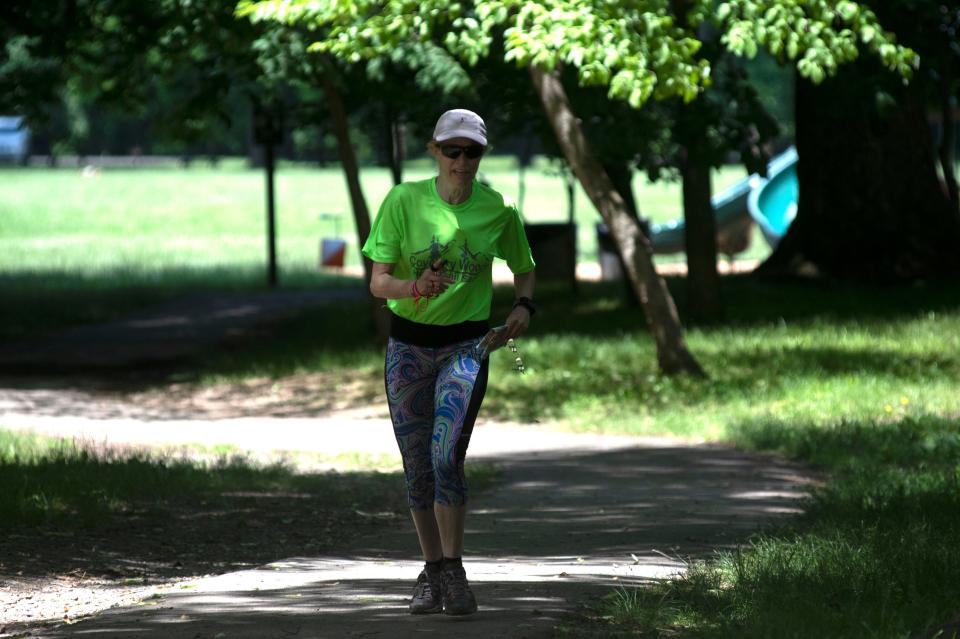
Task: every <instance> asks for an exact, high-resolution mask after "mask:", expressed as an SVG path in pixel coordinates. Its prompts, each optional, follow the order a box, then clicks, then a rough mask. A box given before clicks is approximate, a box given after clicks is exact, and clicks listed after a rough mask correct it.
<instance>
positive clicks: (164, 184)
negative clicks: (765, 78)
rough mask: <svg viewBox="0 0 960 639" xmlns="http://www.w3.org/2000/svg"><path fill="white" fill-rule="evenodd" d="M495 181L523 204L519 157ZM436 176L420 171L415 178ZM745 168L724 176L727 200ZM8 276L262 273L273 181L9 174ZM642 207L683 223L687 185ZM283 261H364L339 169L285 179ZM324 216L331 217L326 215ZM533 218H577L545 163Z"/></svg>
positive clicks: (234, 175)
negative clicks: (331, 245) (338, 255)
mask: <svg viewBox="0 0 960 639" xmlns="http://www.w3.org/2000/svg"><path fill="white" fill-rule="evenodd" d="M483 169H484V171H483V177H484V178H485V179H487V180H489V181H490V182H491V184H492V185H493V186H494V187H495V188H497V189H499V190H501V191H502V192H503V193H504V194H505V195H507V196H508V197H511V198H514V199H516V198H517V197H518V195H519V183H518V173H517V171H516V168H515V166H514V163H513V161H512V159H511V158H504V157H496V156H494V157H491V158H489V159H488V160H486V161H485V162H484V165H483ZM434 173H435V170H434V169H433V168H432V167H430V166H429V165H428V164H426V163H424V162H413V163H411V165H410V167H409V168H408V169H407V171H406V172H405V175H404V177H405V179H408V180H414V179H422V178H425V177H428V176H430V175H433V174H434ZM361 176H362V178H361V179H362V182H363V187H364V193H365V195H366V200H367V205H368V207H369V208H370V210H371V214H372V215H373V214H375V213H376V210H377V207H378V206H379V203H380V201H382V199H383V197H384V196H385V195H386V193H387V191H388V190H389V189H390V187H391V186H392V181H391V178H390V176H389V173H388V171H387V170H386V169H381V168H365V169H363V170H362V173H361ZM740 177H742V169H736V168H729V169H724V170H723V171H720V172H718V173H717V176H716V179H715V184H716V189H717V190H718V191H719V190H721V189H722V188H723V187H724V186H726V185H728V184H730V183H732V182H733V181H736V180H737V179H739V178H740ZM0 184H2V185H3V186H2V187H0V202H2V203H3V204H2V205H0V272H3V273H14V272H24V271H25V272H32V271H41V272H55V273H56V272H64V273H74V272H76V271H78V270H79V271H82V272H83V273H85V274H95V273H97V272H101V271H118V270H127V271H129V276H130V277H131V278H132V279H137V278H138V277H144V276H145V275H146V274H149V273H156V272H157V271H163V270H170V269H172V270H174V271H176V270H181V269H183V268H184V267H189V268H192V269H197V270H211V269H212V270H218V269H224V268H235V267H237V266H245V267H251V266H255V265H257V264H260V263H262V262H263V261H264V259H265V257H264V255H265V240H264V233H265V228H266V222H265V213H264V210H265V208H264V177H263V174H262V172H261V171H258V170H247V169H243V168H239V167H232V168H204V167H193V168H190V169H177V168H166V169H114V170H110V169H105V170H104V171H103V172H102V173H101V174H100V175H99V176H98V177H92V178H91V177H83V176H82V174H81V172H79V171H77V170H71V169H0ZM635 184H636V191H637V200H638V202H639V203H640V206H641V208H642V213H643V214H644V215H647V216H650V217H651V218H652V219H654V221H665V220H669V219H675V218H678V217H682V209H681V204H680V195H679V193H680V191H679V184H676V183H660V184H648V183H647V182H646V179H645V178H644V177H642V176H638V177H637V178H636V181H635ZM276 193H277V232H278V237H279V244H278V253H279V255H280V263H281V265H282V266H283V268H284V269H285V270H286V271H288V272H310V271H312V270H313V269H314V265H315V263H316V260H317V250H318V248H317V246H318V240H319V238H320V237H322V236H334V235H337V236H341V237H344V238H346V240H347V241H348V243H349V244H350V247H349V249H348V252H347V259H348V263H350V264H359V253H358V252H357V250H356V233H355V226H354V223H353V215H352V213H351V209H350V201H349V197H348V193H347V189H346V185H345V183H344V179H343V175H342V172H341V171H340V170H339V169H338V168H305V167H295V166H294V167H286V168H281V169H280V170H279V171H278V173H277V182H276ZM322 215H326V216H330V217H321V216H322ZM524 215H525V217H526V218H527V219H528V221H531V222H538V221H566V219H567V204H566V195H565V192H564V189H563V182H562V180H561V179H560V178H559V177H558V176H557V175H554V174H552V172H551V170H550V168H549V166H548V165H547V164H545V163H544V162H543V161H537V162H536V163H535V164H534V166H533V167H531V168H530V169H528V170H527V172H526V196H525V198H524ZM576 219H577V222H578V224H579V233H580V238H579V239H580V248H581V253H582V256H583V258H584V259H595V251H596V235H595V232H594V225H595V223H596V222H597V221H599V216H598V215H597V213H596V212H595V210H594V209H593V207H592V206H591V205H590V203H589V201H588V200H587V198H586V195H585V194H584V193H583V191H582V190H579V189H578V191H577V196H576Z"/></svg>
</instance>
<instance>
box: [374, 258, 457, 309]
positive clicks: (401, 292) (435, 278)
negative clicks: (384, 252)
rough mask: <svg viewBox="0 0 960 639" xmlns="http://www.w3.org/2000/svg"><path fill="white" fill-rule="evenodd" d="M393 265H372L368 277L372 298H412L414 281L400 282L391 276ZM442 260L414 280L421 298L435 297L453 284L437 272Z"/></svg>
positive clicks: (376, 263) (377, 263) (379, 263)
mask: <svg viewBox="0 0 960 639" xmlns="http://www.w3.org/2000/svg"><path fill="white" fill-rule="evenodd" d="M394 266H396V265H395V264H384V263H382V262H374V263H373V274H372V275H371V276H370V293H371V294H372V295H373V296H374V297H379V298H381V299H386V300H398V299H401V298H404V297H414V294H413V283H414V280H401V279H399V278H396V277H394V276H393V267H394ZM441 266H442V260H441V261H438V262H437V263H435V264H434V265H433V268H428V269H424V270H423V273H421V274H420V277H419V278H418V279H417V280H416V283H417V292H418V293H420V296H421V297H436V296H437V295H440V294H441V293H443V292H444V291H445V290H447V287H448V286H450V285H451V284H453V280H452V279H450V278H449V277H443V276H442V275H440V273H439V271H438V270H434V269H439V268H440V267H441Z"/></svg>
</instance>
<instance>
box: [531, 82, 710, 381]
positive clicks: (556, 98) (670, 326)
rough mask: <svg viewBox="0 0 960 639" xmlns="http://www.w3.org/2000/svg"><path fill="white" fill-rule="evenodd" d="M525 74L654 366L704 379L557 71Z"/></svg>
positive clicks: (636, 230) (640, 237) (633, 221)
mask: <svg viewBox="0 0 960 639" xmlns="http://www.w3.org/2000/svg"><path fill="white" fill-rule="evenodd" d="M530 75H531V78H532V79H533V84H534V88H535V89H536V91H537V94H538V95H539V96H540V100H541V101H542V102H543V106H544V110H545V111H546V113H547V118H548V119H549V120H550V123H551V125H552V126H553V130H554V133H555V134H556V136H557V142H558V143H559V144H560V148H562V149H563V154H564V156H566V158H567V162H568V163H569V164H570V166H571V167H572V168H573V171H574V173H575V174H576V176H577V178H578V179H579V180H580V184H582V185H583V188H584V190H585V191H586V192H587V195H588V196H589V197H590V200H591V201H592V202H593V204H594V206H596V207H597V210H598V211H599V212H600V215H601V216H602V217H603V220H604V222H606V224H607V226H608V227H609V228H610V232H611V234H612V235H613V239H614V241H615V242H616V244H617V248H618V250H619V252H620V255H621V256H622V257H623V262H624V265H625V266H626V268H627V276H628V277H629V278H630V281H631V283H632V284H633V289H634V293H635V295H636V296H637V298H638V299H639V300H640V304H641V305H642V306H643V311H644V315H645V316H646V318H647V324H648V325H649V327H650V332H651V333H652V334H653V338H654V341H655V343H656V345H657V363H658V364H659V366H660V370H661V371H663V372H664V373H666V374H668V375H673V374H678V373H689V374H692V375H696V376H700V377H705V376H706V374H705V373H704V371H703V368H701V366H700V364H699V363H698V362H697V360H696V359H695V358H694V357H693V355H692V354H691V353H690V351H689V350H688V349H687V345H686V342H685V340H684V337H683V328H682V326H681V325H680V318H679V316H678V315H677V309H676V306H675V305H674V303H673V298H671V297H670V292H669V291H668V290H667V285H666V283H665V282H664V281H663V278H661V277H660V275H659V274H658V273H657V271H656V269H655V268H654V266H653V253H652V251H651V250H650V242H649V241H648V240H647V238H646V237H645V236H644V235H643V233H641V231H640V225H639V224H638V222H637V219H636V218H635V217H633V216H632V215H630V213H629V212H628V211H627V207H626V204H625V202H624V200H623V198H622V197H621V196H620V194H619V193H618V192H617V190H616V188H614V186H613V183H612V182H611V181H610V177H609V176H608V175H607V173H606V171H604V170H603V166H602V165H601V164H600V162H599V161H598V160H597V158H596V156H595V155H594V154H593V151H592V150H591V148H590V146H589V144H588V143H587V140H586V138H585V137H584V135H583V130H582V129H581V128H580V124H579V122H578V121H577V119H576V117H575V116H574V114H573V112H572V110H571V108H570V102H569V100H568V99H567V94H566V92H565V91H564V89H563V85H562V84H561V83H560V79H559V77H558V75H557V74H556V72H552V73H547V72H545V71H543V70H542V69H540V68H538V67H536V66H531V67H530Z"/></svg>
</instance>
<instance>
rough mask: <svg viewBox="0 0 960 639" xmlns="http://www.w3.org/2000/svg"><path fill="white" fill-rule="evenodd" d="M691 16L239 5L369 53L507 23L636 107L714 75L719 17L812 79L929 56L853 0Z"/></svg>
mask: <svg viewBox="0 0 960 639" xmlns="http://www.w3.org/2000/svg"><path fill="white" fill-rule="evenodd" d="M689 9H690V10H689V11H688V13H687V22H683V23H681V22H680V21H679V20H678V18H677V16H676V15H674V14H673V13H672V11H671V2H670V0H622V1H619V2H616V1H611V0H540V1H537V2H531V1H528V0H475V1H473V2H469V1H463V2H459V1H451V0H260V1H257V0H241V2H240V5H239V8H238V14H239V15H241V16H247V17H249V18H250V19H252V20H254V21H259V20H273V21H279V22H284V23H288V24H302V25H307V26H309V27H310V28H312V29H314V30H315V32H316V33H317V34H318V36H317V37H318V40H317V41H316V42H314V43H313V44H312V49H313V50H316V51H321V52H324V53H328V54H330V55H332V56H334V57H336V58H339V59H341V60H344V61H347V62H350V63H359V62H362V61H365V60H377V59H380V58H382V57H384V56H387V57H389V56H394V55H396V52H397V51H398V48H400V47H402V46H404V45H406V44H408V43H411V42H419V43H427V42H435V43H438V44H442V46H443V47H444V48H445V49H446V50H447V51H449V52H450V53H451V54H452V55H454V56H456V57H457V58H459V59H461V60H463V61H464V62H466V63H467V64H469V65H475V64H476V63H477V62H478V61H479V60H480V59H481V58H484V57H487V56H488V55H489V54H490V50H491V44H492V43H493V39H494V38H495V37H499V36H500V35H501V34H502V38H503V50H504V56H505V58H506V60H508V61H514V62H516V63H517V64H518V65H521V66H525V65H535V66H538V67H541V68H544V69H548V70H553V69H558V68H561V67H562V66H565V65H566V66H572V67H574V68H576V69H577V73H578V77H579V80H580V83H581V84H582V85H584V86H591V85H593V86H605V87H607V88H608V95H609V97H611V98H615V99H621V100H626V101H627V102H628V103H629V104H630V105H631V106H633V107H635V108H638V107H640V106H642V105H643V104H644V103H645V102H646V101H647V100H649V99H650V98H651V97H652V98H654V99H664V98H670V97H680V98H682V99H684V100H686V101H689V100H693V99H694V98H696V97H697V95H698V94H699V93H700V92H701V91H702V90H703V89H704V88H705V87H706V86H708V85H709V84H710V79H711V68H710V63H709V62H708V61H707V60H704V59H702V57H699V56H698V55H697V53H698V51H699V49H700V46H701V43H700V40H699V39H698V37H697V33H696V30H697V28H698V27H699V26H701V25H704V24H707V23H709V24H712V25H713V26H714V28H719V29H720V30H721V32H722V34H723V35H722V40H721V41H722V43H723V44H724V46H726V47H727V48H729V50H730V51H732V52H734V53H736V54H738V55H742V56H747V57H752V56H754V55H755V54H756V53H757V51H758V50H759V49H760V48H765V49H767V50H768V51H770V52H771V53H773V54H774V55H775V56H777V57H778V59H780V60H781V62H790V63H794V64H796V66H797V69H798V70H799V72H800V73H801V74H802V75H804V76H805V77H808V78H810V79H811V80H813V81H814V82H820V81H821V80H823V79H824V78H825V77H827V76H829V75H832V74H834V73H835V72H836V70H837V68H838V66H839V65H840V64H844V63H846V62H850V61H852V60H854V59H856V57H857V56H858V53H859V50H860V48H861V47H862V48H865V49H866V50H868V51H870V52H872V53H874V54H876V55H878V56H879V57H880V58H881V60H882V61H883V63H884V64H885V65H886V66H887V67H888V68H890V69H891V70H892V71H896V72H898V73H899V74H900V75H901V76H903V77H904V78H905V79H906V78H909V76H910V74H911V71H912V69H914V68H916V67H917V65H918V63H919V59H918V57H917V55H916V53H915V52H913V51H912V50H911V49H909V48H906V47H903V46H901V45H898V44H897V43H896V40H895V37H894V35H893V34H891V33H889V32H887V31H885V30H884V29H883V28H882V27H881V26H880V24H879V22H878V20H877V18H876V15H875V14H874V13H873V12H872V11H871V10H870V9H869V8H867V7H866V6H864V5H863V4H860V3H856V2H852V1H850V0H839V1H837V0H728V1H726V2H720V3H719V4H718V3H716V2H713V1H711V0H692V1H691V2H690V3H689Z"/></svg>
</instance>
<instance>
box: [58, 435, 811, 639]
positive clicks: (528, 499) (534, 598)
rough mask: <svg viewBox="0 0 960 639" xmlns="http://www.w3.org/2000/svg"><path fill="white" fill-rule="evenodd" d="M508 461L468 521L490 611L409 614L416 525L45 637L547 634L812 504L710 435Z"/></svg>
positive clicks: (771, 460)
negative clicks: (708, 439) (616, 589)
mask: <svg viewBox="0 0 960 639" xmlns="http://www.w3.org/2000/svg"><path fill="white" fill-rule="evenodd" d="M479 435H480V436H482V429H481V431H479ZM497 461H498V462H499V463H500V464H501V465H502V468H503V478H502V479H503V480H502V484H501V486H500V488H499V490H497V491H495V492H494V493H493V494H489V495H484V496H481V497H479V498H477V499H475V500H473V501H472V502H471V512H470V515H469V517H468V520H467V529H468V533H467V548H466V553H465V554H466V557H467V562H466V563H467V570H468V574H469V575H470V577H471V582H472V584H473V585H474V590H475V592H476V594H477V598H478V600H479V602H480V612H479V613H478V614H477V615H474V616H471V617H469V618H465V619H455V618H448V617H444V616H442V615H441V616H431V617H428V618H422V617H412V616H410V615H408V614H407V611H406V601H407V598H408V597H409V593H410V590H411V587H412V584H413V581H414V579H415V577H416V574H417V571H418V570H419V562H418V560H417V548H416V538H415V536H414V534H413V531H412V526H410V525H407V526H403V527H395V526H392V527H385V528H384V529H383V530H381V531H378V532H377V533H376V534H373V535H367V536H364V537H360V538H358V539H357V540H356V542H355V543H354V544H352V549H351V550H352V551H351V552H349V553H346V554H343V555H342V556H327V557H300V558H292V559H288V560H285V561H282V562H276V563H273V564H269V565H267V566H264V567H262V568H259V569H256V570H248V571H243V572H239V573H232V574H227V575H221V576H219V577H215V578H211V579H205V580H200V581H198V582H195V583H193V584H189V585H188V587H186V588H182V587H178V588H176V589H174V590H171V591H168V592H166V593H164V594H162V595H160V596H158V597H156V598H154V599H152V600H149V601H147V602H145V604H144V605H141V606H137V607H130V608H120V609H114V610H110V611H108V612H106V613H103V614H102V615H100V616H98V617H95V618H92V619H89V620H85V621H82V622H80V623H77V624H75V625H72V626H61V627H59V628H55V629H52V630H50V631H48V632H46V633H44V634H43V635H42V636H44V637H73V636H88V635H89V636H97V637H117V638H119V637H158V638H159V637H189V638H191V639H195V638H203V637H210V638H213V637H218V636H221V637H225V638H226V637H230V638H234V637H251V638H253V637H257V638H265V637H278V638H279V637H293V636H295V637H298V638H302V637H323V638H326V637H330V638H339V637H390V638H395V637H396V638H404V637H421V636H425V635H426V636H441V637H447V636H458V637H460V638H463V639H465V638H470V637H483V638H484V639H488V638H490V637H539V636H550V635H551V634H552V632H553V629H554V628H555V627H556V625H557V624H558V623H559V622H560V621H562V619H563V618H564V616H565V615H566V614H568V613H569V612H571V611H572V610H574V609H575V608H576V606H577V605H578V603H580V602H582V601H583V600H584V599H585V598H586V597H590V596H593V595H598V594H602V593H604V592H608V591H609V589H610V588H611V587H613V586H616V585H618V584H619V585H628V584H642V583H648V582H649V581H650V580H655V579H663V578H667V577H670V576H672V575H676V574H677V573H678V572H680V571H682V570H683V567H684V566H685V564H686V562H687V561H689V560H692V559H699V558H705V557H708V556H709V555H710V554H711V553H712V552H714V551H715V550H716V549H718V548H732V547H734V546H735V545H736V544H737V543H740V542H742V541H744V540H745V539H746V538H747V537H748V536H749V535H750V534H751V533H752V532H754V531H756V530H757V529H759V528H761V527H764V526H767V525H770V524H772V523H776V521H777V520H778V519H781V520H782V518H783V517H784V516H785V515H789V514H791V513H796V512H799V510H800V508H801V507H802V505H803V504H802V498H803V497H804V496H805V495H806V494H807V491H808V490H809V489H810V487H811V486H812V485H813V484H815V483H816V481H817V479H816V478H815V477H813V476H812V474H811V473H810V472H809V471H807V470H806V469H803V468H802V467H800V466H798V465H795V464H792V463H789V462H785V461H783V460H781V459H778V458H775V457H771V456H762V455H754V454H747V453H743V452H741V451H737V450H733V449H730V448H724V447H719V446H707V445H689V446H686V445H677V444H672V445H662V446H656V445H651V446H642V447H636V446H635V447H630V448H622V449H615V450H579V451H550V452H542V453H522V454H515V455H506V456H501V457H500V458H499V459H498V460H497ZM292 525H295V526H312V525H316V522H308V521H300V522H295V523H293V524H292Z"/></svg>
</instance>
